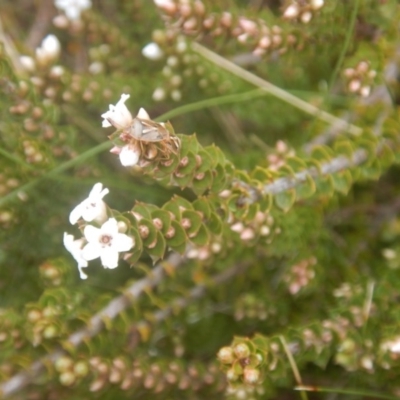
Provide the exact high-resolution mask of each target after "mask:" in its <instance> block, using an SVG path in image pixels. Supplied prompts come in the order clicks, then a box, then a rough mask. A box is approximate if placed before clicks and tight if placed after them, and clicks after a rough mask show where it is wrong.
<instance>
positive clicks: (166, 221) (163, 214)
mask: <svg viewBox="0 0 400 400" xmlns="http://www.w3.org/2000/svg"><path fill="white" fill-rule="evenodd" d="M151 216H152V219H153V221H154V219H156V218H158V219H159V220H161V222H162V228H161V232H162V233H164V234H165V233H166V232H167V231H168V229H169V227H170V226H171V215H170V213H169V212H168V211H166V210H162V209H157V210H154V211H152V213H151Z"/></svg>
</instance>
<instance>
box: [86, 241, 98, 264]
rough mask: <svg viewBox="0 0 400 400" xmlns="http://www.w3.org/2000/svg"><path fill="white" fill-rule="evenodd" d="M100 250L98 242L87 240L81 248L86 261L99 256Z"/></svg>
mask: <svg viewBox="0 0 400 400" xmlns="http://www.w3.org/2000/svg"><path fill="white" fill-rule="evenodd" d="M101 252H102V248H101V246H100V244H99V243H95V242H89V243H88V244H87V245H86V246H85V247H84V248H83V249H82V257H83V258H84V259H85V260H86V261H91V260H94V259H95V258H99V257H100V254H101Z"/></svg>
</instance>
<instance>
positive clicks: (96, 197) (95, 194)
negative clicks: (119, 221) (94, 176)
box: [69, 183, 109, 225]
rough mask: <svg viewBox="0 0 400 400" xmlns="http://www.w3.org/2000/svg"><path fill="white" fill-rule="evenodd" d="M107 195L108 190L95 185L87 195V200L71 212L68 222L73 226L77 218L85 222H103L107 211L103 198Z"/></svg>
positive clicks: (101, 185) (100, 184) (100, 185)
mask: <svg viewBox="0 0 400 400" xmlns="http://www.w3.org/2000/svg"><path fill="white" fill-rule="evenodd" d="M108 193H109V190H108V189H107V188H104V189H103V184H102V183H96V184H95V185H94V186H93V189H92V190H91V192H90V193H89V196H88V198H87V199H85V200H83V201H82V203H80V204H78V205H77V206H76V207H75V208H74V209H73V210H72V211H71V214H70V215H69V222H71V224H72V225H74V224H76V223H77V222H78V220H79V218H83V219H84V220H85V221H87V222H91V221H97V222H99V223H102V222H104V221H105V219H106V218H107V210H106V204H105V203H104V201H103V197H104V196H105V195H106V194H108Z"/></svg>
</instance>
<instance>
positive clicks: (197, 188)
mask: <svg viewBox="0 0 400 400" xmlns="http://www.w3.org/2000/svg"><path fill="white" fill-rule="evenodd" d="M200 174H203V175H202V176H201V179H199V178H200V176H199V174H198V173H197V171H196V173H195V176H194V178H193V181H192V186H191V187H192V190H193V191H194V192H195V193H196V194H197V195H198V196H200V195H202V194H203V193H204V192H205V191H206V190H207V189H210V187H211V185H212V183H213V176H212V173H211V171H206V172H200Z"/></svg>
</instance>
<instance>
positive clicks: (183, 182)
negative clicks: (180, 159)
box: [172, 170, 194, 189]
mask: <svg viewBox="0 0 400 400" xmlns="http://www.w3.org/2000/svg"><path fill="white" fill-rule="evenodd" d="M193 178H194V170H193V171H192V172H191V173H188V174H186V175H184V176H179V177H178V176H176V175H175V174H174V175H173V176H172V180H173V182H174V184H175V185H177V186H179V187H180V188H181V189H184V188H185V187H189V186H191V182H192V180H193Z"/></svg>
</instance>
